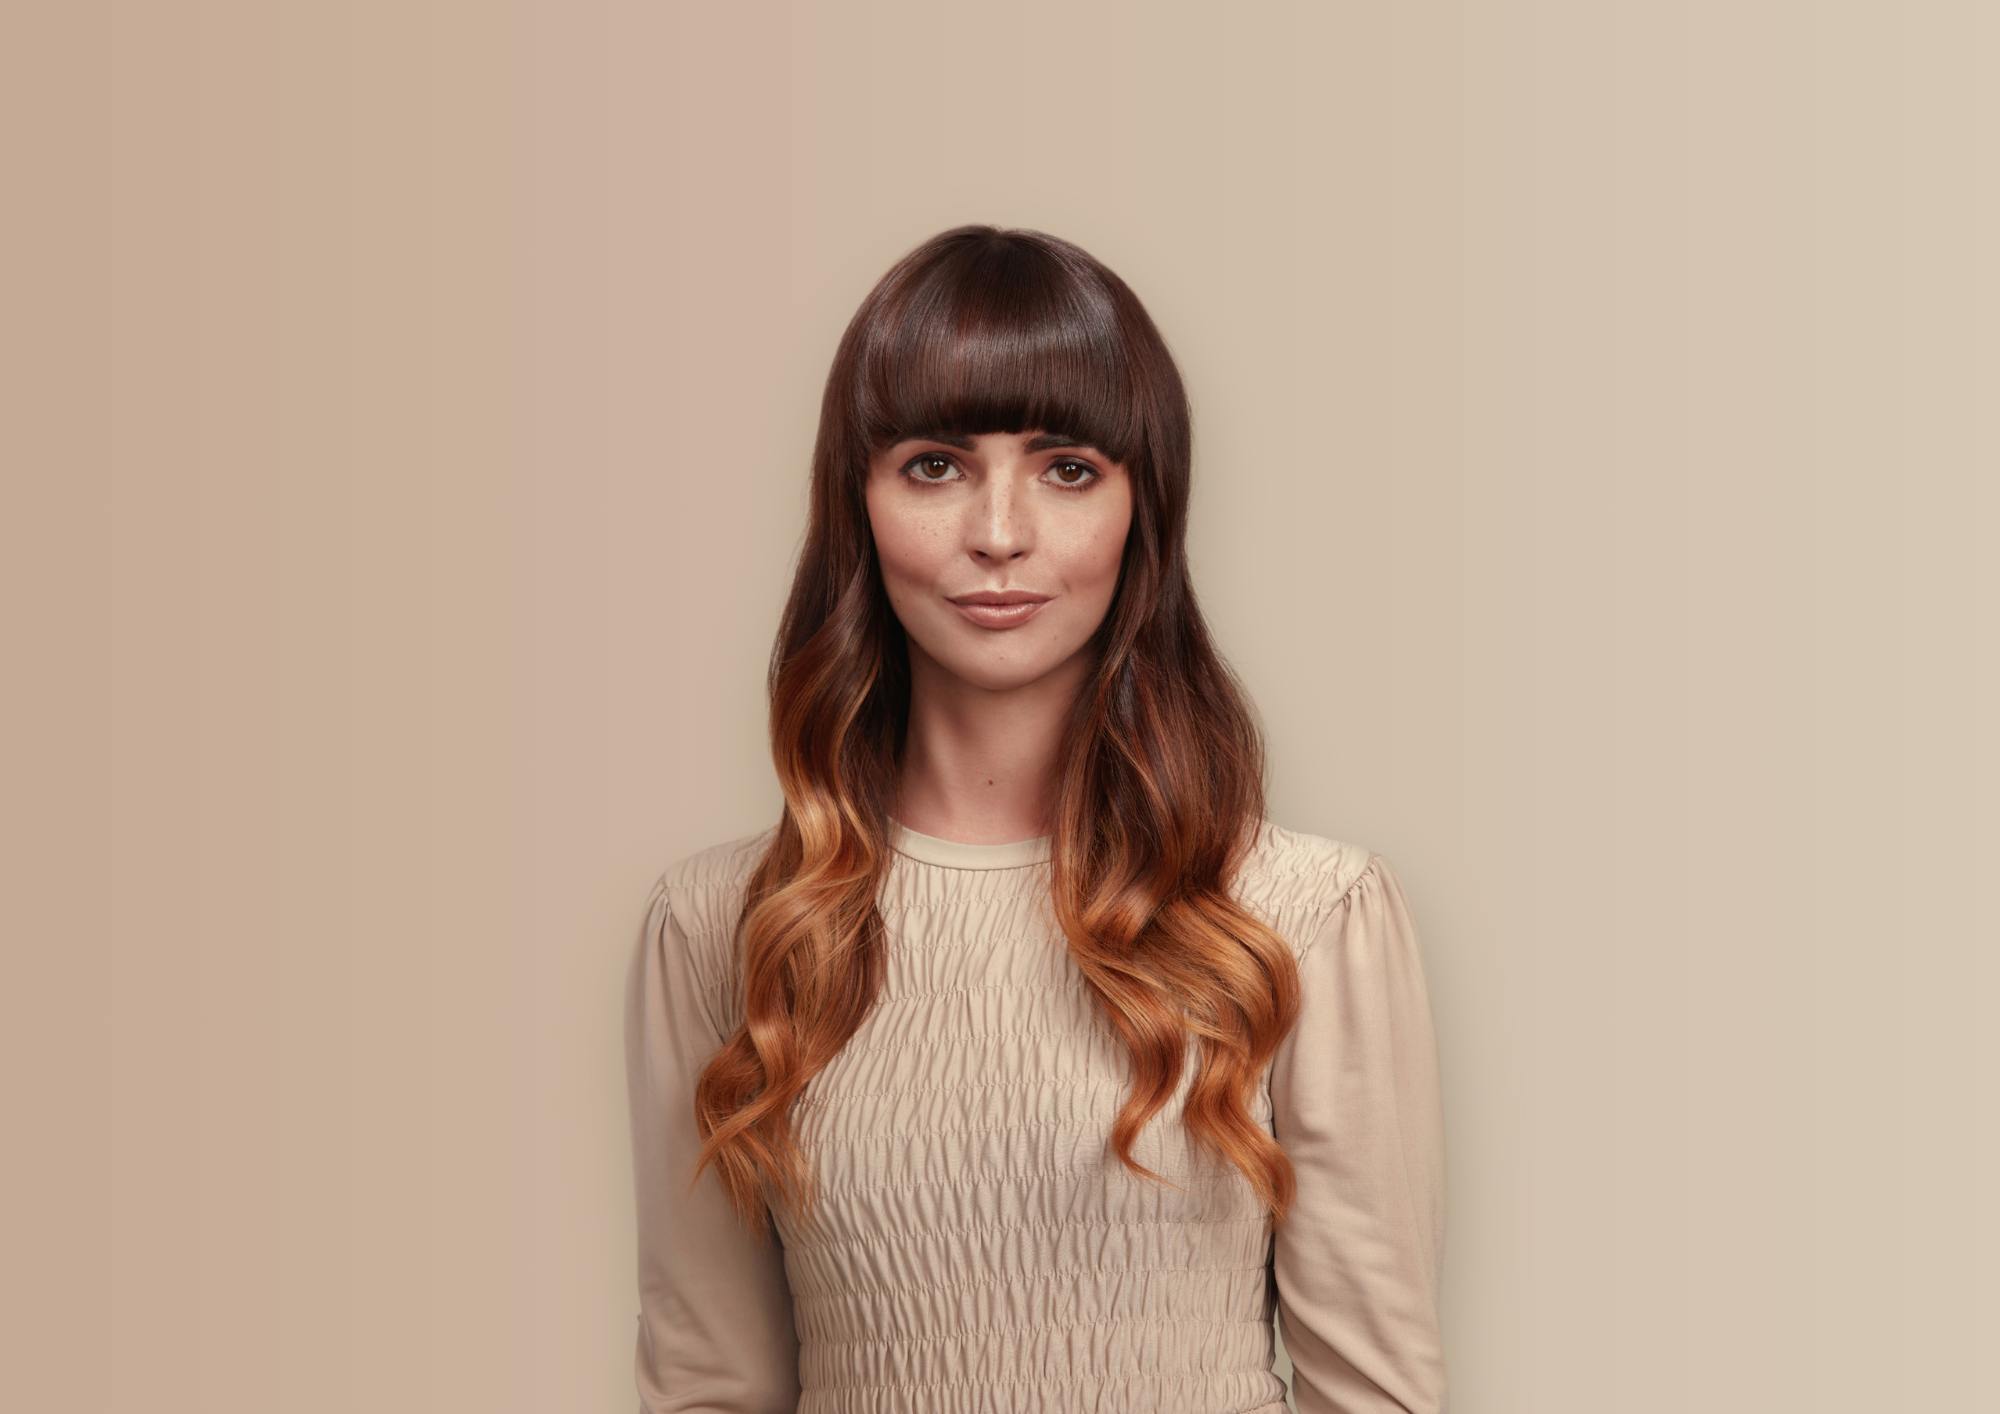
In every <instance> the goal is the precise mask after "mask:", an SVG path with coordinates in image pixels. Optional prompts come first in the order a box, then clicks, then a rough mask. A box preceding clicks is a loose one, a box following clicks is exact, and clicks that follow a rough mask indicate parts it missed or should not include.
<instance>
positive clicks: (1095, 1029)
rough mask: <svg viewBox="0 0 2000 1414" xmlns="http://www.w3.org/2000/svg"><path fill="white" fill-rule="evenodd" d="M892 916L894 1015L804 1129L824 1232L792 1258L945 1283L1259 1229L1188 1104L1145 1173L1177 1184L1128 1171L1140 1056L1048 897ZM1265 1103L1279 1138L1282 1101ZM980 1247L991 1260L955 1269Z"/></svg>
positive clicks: (812, 1105)
mask: <svg viewBox="0 0 2000 1414" xmlns="http://www.w3.org/2000/svg"><path fill="white" fill-rule="evenodd" d="M1033 877H1034V876H1033V875H1030V879H1031V880H1032V879H1033ZM883 917H884V922H885V924H886V925H887V927H888V938H887V952H886V958H885V961H886V971H885V978H884V984H883V987H882V990H881V992H880V993H879V995H878V997H877V1000H876V1003H875V1006H874V1008H873V1009H872V1011H871V1013H870V1015H869V1016H868V1018H867V1019H866V1021H864V1022H863V1024H862V1026H861V1027H860V1029H859V1030H858V1031H857V1032H856V1033H855V1035H854V1036H853V1037H852V1038H851V1039H850V1041H849V1042H848V1044H847V1045H846V1046H845V1047H844V1048H843V1050H842V1052H841V1054H840V1055H839V1056H838V1057H837V1058H836V1059H835V1060H834V1061H833V1062H832V1063H831V1064H829V1065H828V1066H827V1067H826V1068H825V1069H824V1070H822V1071H821V1072H820V1073H819V1074H818V1075H817V1076H816V1077H814V1079H813V1081H812V1082H811V1084H810V1085H809V1086H808V1087H807V1089H806V1092H805V1095H804V1096H803V1097H802V1101H801V1103H800V1106H799V1109H798V1111H797V1119H798V1133H799V1137H800V1140H801V1143H802V1145H803V1147H804V1148H805V1150H806V1153H807V1157H808V1159H809V1160H810V1162H811V1163H812V1165H813V1169H814V1172H815V1175H816V1177H817V1182H818V1200H817V1206H816V1211H817V1214H818V1220H817V1221H816V1223H815V1224H814V1225H813V1228H812V1230H811V1231H792V1232H787V1233H785V1234H784V1236H785V1240H786V1246H787V1249H788V1252H790V1253H791V1254H793V1256H794V1257H800V1256H803V1255H805V1253H806V1252H808V1251H811V1252H813V1253H815V1254H819V1255H822V1256H825V1257H828V1258H835V1257H839V1258H841V1260H840V1262H839V1265H841V1266H843V1267H845V1266H846V1265H848V1261H849V1260H865V1261H869V1262H889V1263H894V1262H896V1261H898V1260H902V1258H901V1257H900V1256H899V1254H900V1253H904V1252H907V1251H922V1252H923V1253H924V1254H925V1255H924V1256H923V1257H922V1258H921V1260H923V1261H924V1262H925V1263H926V1264H935V1263H937V1262H941V1261H952V1262H958V1261H966V1262H976V1263H978V1264H980V1265H982V1266H984V1265H988V1264H991V1263H996V1262H997V1263H1000V1264H1001V1265H1003V1266H1004V1265H1006V1264H1007V1263H1008V1262H1009V1261H1010V1260H1011V1259H1010V1258H1009V1256H1008V1248H1009V1244H1014V1245H1015V1246H1018V1247H1020V1248H1021V1249H1022V1250H1023V1251H1025V1250H1029V1249H1032V1250H1035V1251H1037V1252H1041V1253H1043V1254H1044V1256H1045V1257H1046V1256H1047V1255H1048V1249H1047V1244H1048V1242H1049V1241H1052V1240H1058V1239H1059V1240H1061V1241H1065V1242H1068V1241H1074V1242H1078V1243H1084V1244H1088V1243H1090V1242H1092V1241H1102V1240H1105V1239H1106V1235H1107V1234H1116V1235H1119V1237H1118V1240H1130V1237H1131V1234H1132V1233H1133V1232H1135V1231H1136V1232H1138V1233H1139V1234H1141V1238H1142V1240H1146V1241H1154V1242H1158V1241H1169V1242H1171V1243H1173V1244H1174V1245H1176V1246H1179V1245H1181V1244H1182V1243H1184V1242H1195V1243H1197V1244H1202V1243H1206V1242H1209V1241H1212V1240H1216V1239H1217V1237H1218V1235H1220V1234H1224V1233H1231V1234H1250V1233H1255V1232H1256V1231H1257V1230H1258V1226H1259V1223H1260V1222H1261V1212H1260V1210H1259V1209H1258V1207H1257V1204H1256V1202H1255V1199H1254V1197H1253V1196H1252V1195H1251V1194H1250V1192H1249V1190H1248V1187H1247V1185H1246V1184H1244V1183H1243V1181H1242V1180H1241V1177H1240V1175H1238V1174H1237V1173H1236V1171H1235V1170H1234V1169H1233V1168H1230V1167H1228V1166H1226V1165H1223V1164H1220V1163H1218V1162H1216V1161H1213V1160H1211V1159H1209V1158H1208V1157H1207V1156H1206V1155H1202V1154H1199V1153H1197V1152H1195V1151H1193V1150H1192V1149H1191V1146H1189V1145H1188V1144H1187V1142H1186V1139H1185V1136H1184V1134H1183V1132H1182V1128H1181V1123H1180V1105H1179V1097H1178V1096H1176V1099H1175V1101H1174V1102H1173V1103H1171V1104H1169V1106H1168V1107H1167V1109H1166V1110H1165V1111H1163V1112H1162V1113H1161V1114H1160V1115H1158V1116H1157V1117H1156V1118H1155V1119H1154V1120H1153V1122H1152V1123H1150V1124H1149V1125H1148V1126H1147V1128H1146V1130H1145V1132H1144V1133H1143V1134H1142V1136H1141V1139H1140V1143H1139V1145H1138V1149H1137V1152H1136V1155H1135V1156H1136V1157H1137V1158H1138V1160H1139V1161H1140V1162H1141V1163H1142V1164H1144V1165H1145V1166H1146V1167H1147V1168H1148V1169H1151V1170H1152V1171H1153V1172H1155V1173H1158V1174H1161V1175H1162V1176H1164V1177H1165V1178H1167V1179H1168V1180H1169V1182H1167V1183H1155V1182H1152V1181H1149V1180H1147V1179H1144V1178H1142V1177H1141V1176H1139V1175H1136V1174H1133V1173H1132V1172H1131V1171H1130V1170H1129V1169H1127V1168H1126V1167H1125V1166H1124V1165H1123V1164H1122V1163H1121V1162H1120V1161H1119V1160H1118V1159H1117V1157H1116V1156H1115V1155H1114V1154H1112V1153H1111V1152H1110V1149H1109V1143H1108V1141H1109V1137H1110V1133H1111V1128H1112V1124H1113V1121H1114V1120H1115V1119H1116V1117H1117V1114H1118V1111H1119V1108H1120V1106H1121V1105H1122V1103H1123V1101H1124V1097H1125V1092H1126V1088H1127V1084H1128V1070H1127V1062H1126V1058H1125V1053H1124V1050H1123V1048H1122V1046H1121V1045H1120V1044H1119V1043H1118V1041H1117V1040H1116V1038H1115V1037H1114V1036H1113V1035H1112V1034H1111V1032H1110V1031H1109V1029H1108V1028H1107V1027H1106V1026H1105V1024H1104V1023H1103V1022H1102V1021H1101V1020H1100V1018H1099V1017H1098V1015H1097V1013H1096V1010H1095V1007H1094V1005H1093V1002H1092V998H1091V994H1090V992H1089V989H1088V988H1087V986H1086V984H1085V983H1084V980H1083V978H1082V976H1081V974H1080V973H1079V972H1078V970H1077V968H1076V965H1075V963H1074V962H1073V961H1072V960H1071V958H1070V956H1069V952H1068V948H1067V946H1066V945H1065V943H1064V940H1063V938H1062V936H1061V934H1060V933H1059V931H1058V930H1057V928H1056V926H1055V923H1054V920H1053V917H1052V915H1051V912H1050V909H1049V905H1048V900H1047V896H1046V892H1045V891H1043V890H1037V889H1035V888H1033V887H1032V886H1030V887H1014V888H1005V889H1002V888H990V889H987V890H985V891H983V892H981V893H978V894H976V895H975V896H972V897H965V898H951V899H939V900H934V901H932V900H917V901H914V902H900V901H888V902H887V906H885V907H884V909H883ZM1190 1073H1191V1072H1190ZM1258 1103H1259V1105H1260V1106H1261V1107H1262V1113H1261V1114H1259V1116H1258V1118H1260V1119H1263V1120H1265V1122H1267V1123H1268V1118H1269V1107H1268V1098H1267V1097H1266V1096H1263V1095H1260V1096H1259V1099H1258ZM967 1244H973V1245H976V1246H977V1248H978V1250H976V1251H975V1250H970V1249H968V1250H965V1251H957V1250H956V1249H957V1248H958V1247H961V1246H965V1245H967ZM989 1248H990V1249H993V1250H987V1249H989ZM930 1249H936V1250H934V1251H933V1250H930ZM849 1275H850V1276H852V1277H855V1278H865V1277H866V1276H868V1275H869V1274H866V1273H860V1272H854V1273H850V1274H849ZM873 1275H874V1276H877V1277H887V1276H891V1275H893V1274H892V1273H875V1274H873Z"/></svg>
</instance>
